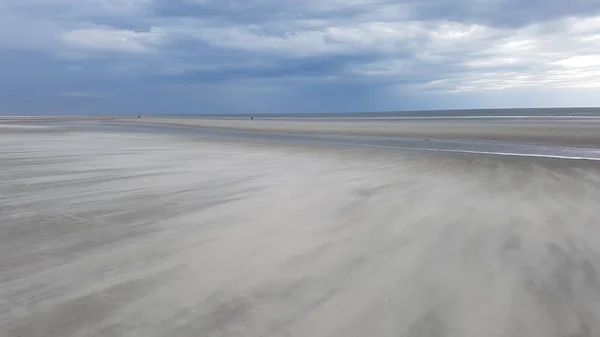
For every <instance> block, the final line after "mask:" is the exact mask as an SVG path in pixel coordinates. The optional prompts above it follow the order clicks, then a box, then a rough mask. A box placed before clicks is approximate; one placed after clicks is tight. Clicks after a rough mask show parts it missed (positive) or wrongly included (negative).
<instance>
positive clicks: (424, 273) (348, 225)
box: [0, 129, 600, 337]
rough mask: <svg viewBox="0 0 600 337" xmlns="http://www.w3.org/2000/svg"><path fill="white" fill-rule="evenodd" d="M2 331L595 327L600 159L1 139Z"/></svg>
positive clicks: (425, 332)
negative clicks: (597, 160)
mask: <svg viewBox="0 0 600 337" xmlns="http://www.w3.org/2000/svg"><path fill="white" fill-rule="evenodd" d="M0 145H1V146H0V191H1V194H0V336H11V337H12V336H28V337H29V336H365V335H372V336H411V337H414V336H423V337H425V336H427V337H429V336H465V337H470V336H473V337H475V336H476V337H480V336H491V337H494V336H534V337H536V336H540V337H541V336H543V337H547V336H597V335H600V323H599V322H600V279H599V278H600V276H599V275H598V272H599V270H600V269H599V268H600V257H599V255H598V254H599V253H600V235H599V234H600V233H599V232H600V228H599V227H598V225H599V224H600V208H599V207H598V206H597V205H598V200H600V163H596V162H592V161H581V160H580V161H577V160H559V159H541V158H520V157H503V156H488V155H475V154H451V153H431V152H418V151H417V152H405V151H392V150H389V149H388V150H386V149H375V148H370V149H366V148H362V149H361V148H352V147H342V146H339V147H336V146H327V147H321V146H319V145H318V144H286V145H281V144H275V143H258V142H250V141H247V142H242V141H239V140H208V139H202V138H198V137H192V136H190V135H182V134H179V135H176V134H169V133H145V132H137V133H131V132H108V131H106V130H104V131H101V132H78V131H76V130H74V131H61V130H46V129H43V130H32V129H28V130H21V131H20V132H4V133H0Z"/></svg>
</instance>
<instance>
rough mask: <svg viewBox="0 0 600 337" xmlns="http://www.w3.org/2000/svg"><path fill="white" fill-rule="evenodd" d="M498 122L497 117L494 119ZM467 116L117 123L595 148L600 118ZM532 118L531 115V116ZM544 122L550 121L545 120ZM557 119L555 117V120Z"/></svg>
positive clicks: (599, 138)
mask: <svg viewBox="0 0 600 337" xmlns="http://www.w3.org/2000/svg"><path fill="white" fill-rule="evenodd" d="M497 120H500V121H502V119H497ZM497 120H489V119H479V120H478V119H473V120H470V121H465V120H463V119H454V120H453V119H446V120H443V121H437V120H436V119H419V118H415V119H388V120H385V119H384V120H381V121H378V120H376V119H369V120H336V119H324V120H302V119H297V120H290V119H260V118H257V119H254V120H250V119H249V118H244V119H241V118H235V119H209V118H184V117H179V118H167V117H158V118H157V117H144V118H142V119H137V118H134V119H122V120H119V121H121V122H129V123H136V124H140V123H144V124H156V125H174V126H194V127H204V128H217V129H227V130H244V131H256V132H271V133H272V132H280V133H305V134H334V135H358V136H384V137H410V138H434V139H458V140H492V141H503V142H527V143H540V144H553V145H566V146H587V147H600V118H593V117H592V118H580V119H579V121H578V119H571V120H569V122H568V123H560V120H559V119H555V120H553V119H545V120H544V119H542V120H541V121H540V122H538V123H535V122H533V123H532V122H531V121H530V120H522V119H521V120H519V119H508V121H506V122H501V123H497V122H495V121H497ZM533 121H535V119H534V120H533ZM549 121H550V122H551V123H549ZM557 121H558V122H557Z"/></svg>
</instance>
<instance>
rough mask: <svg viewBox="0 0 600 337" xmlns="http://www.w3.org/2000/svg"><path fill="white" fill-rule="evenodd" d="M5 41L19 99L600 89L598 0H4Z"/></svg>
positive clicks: (293, 102) (185, 99) (371, 104)
mask: <svg viewBox="0 0 600 337" xmlns="http://www.w3.org/2000/svg"><path fill="white" fill-rule="evenodd" d="M0 50H2V51H3V52H4V54H3V56H2V58H1V59H0V61H2V64H1V65H0V71H2V74H3V78H2V79H0V89H4V90H5V91H4V93H5V94H4V96H3V98H4V102H5V105H9V104H8V102H12V103H10V106H13V107H14V106H19V105H21V106H22V107H25V106H27V107H33V106H36V103H35V102H38V103H39V104H38V105H39V106H40V109H43V107H44V106H50V105H52V106H55V107H58V106H60V107H61V109H63V108H65V109H67V108H68V107H69V106H70V104H72V106H73V107H77V109H83V108H84V107H86V105H85V101H86V100H90V101H91V100H93V102H94V103H93V106H94V107H95V108H97V109H98V110H105V109H113V110H118V109H137V110H145V109H149V110H152V109H155V111H156V112H159V110H164V109H165V107H172V109H176V110H185V111H186V112H191V111H194V109H192V108H190V107H188V106H187V105H186V104H202V105H204V106H207V107H210V109H216V110H221V111H223V112H229V111H231V112H235V111H233V110H239V109H248V110H253V111H259V110H264V109H270V108H272V109H271V110H277V109H280V110H288V111H292V110H293V111H325V110H336V111H341V110H350V109H362V110H383V109H403V108H411V109H414V108H418V107H419V106H420V107H432V104H433V103H432V99H434V98H435V100H436V101H438V102H440V104H442V103H443V104H450V105H451V106H468V104H469V102H478V103H477V104H480V102H482V101H483V100H482V98H481V97H488V96H486V95H488V94H485V95H484V92H489V91H490V90H491V91H495V90H530V91H531V92H532V93H535V92H539V90H542V89H543V90H547V89H548V88H551V89H553V90H554V89H556V90H567V89H568V90H580V91H581V90H587V89H586V88H598V87H600V84H598V81H597V78H598V77H599V76H600V2H599V1H591V0H571V1H568V2H565V1H558V0H532V1H517V0H466V1H451V0H419V1H416V0H407V1H391V0H290V1H282V0H248V1H241V0H89V1H77V0H30V1H26V2H18V1H13V0H0ZM27 90H29V91H30V93H28V92H27ZM581 92H583V91H581ZM160 93H162V98H161V100H160V102H159V100H158V98H157V96H161V94H160ZM28 95H29V96H28ZM31 95H33V96H31ZM19 97H20V98H19ZM26 97H37V99H32V100H29V101H28V100H26V99H25V98H26ZM428 97H429V98H428ZM515 97H520V98H519V99H522V97H541V96H540V95H535V94H532V95H529V96H528V95H524V94H519V96H515ZM17 98H19V99H17ZM44 102H45V103H44ZM151 102H154V103H155V104H152V103H151ZM241 102H243V103H241ZM266 102H268V103H266ZM599 103H600V101H599ZM398 105H399V106H398ZM292 107H294V108H293V109H292ZM440 107H441V106H436V108H440ZM87 108H88V109H91V105H90V106H87Z"/></svg>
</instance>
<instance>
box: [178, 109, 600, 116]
mask: <svg viewBox="0 0 600 337" xmlns="http://www.w3.org/2000/svg"><path fill="white" fill-rule="evenodd" d="M250 115H252V116H256V117H271V118H273V117H276V118H277V117H287V118H302V117H313V118H314V117H458V116H466V117H474V118H476V117H521V116H535V117H562V116H564V117H599V116H600V108H533V109H469V110H421V111H384V112H375V111H374V112H359V113H306V114H304V113H300V114H297V113H296V114H290V113H264V114H227V115H222V114H219V115H217V114H202V115H201V116H219V117H225V116H227V117H242V116H250ZM179 116H187V117H191V116H200V115H179Z"/></svg>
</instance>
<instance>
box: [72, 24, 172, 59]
mask: <svg viewBox="0 0 600 337" xmlns="http://www.w3.org/2000/svg"><path fill="white" fill-rule="evenodd" d="M62 38H63V40H64V41H65V42H66V43H67V44H69V45H70V46H72V47H76V48H83V49H91V50H101V51H112V52H124V53H145V52H149V51H152V50H153V49H154V48H155V47H157V46H158V45H160V44H161V43H163V42H164V40H165V33H164V31H163V30H162V29H160V28H152V29H150V30H149V31H147V32H137V31H133V30H121V29H112V28H108V27H98V28H88V29H75V30H72V31H69V32H66V33H64V34H63V36H62Z"/></svg>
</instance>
